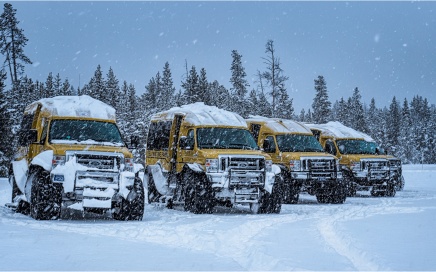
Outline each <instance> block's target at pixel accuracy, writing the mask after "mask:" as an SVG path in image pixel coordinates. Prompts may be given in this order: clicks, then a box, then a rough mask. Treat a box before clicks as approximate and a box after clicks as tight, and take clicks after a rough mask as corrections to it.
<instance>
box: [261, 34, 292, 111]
mask: <svg viewBox="0 0 436 272" xmlns="http://www.w3.org/2000/svg"><path fill="white" fill-rule="evenodd" d="M265 53H266V54H267V57H266V58H263V60H264V63H265V64H266V66H267V67H266V69H267V71H265V72H263V73H262V77H263V78H264V79H266V80H267V82H268V83H269V86H270V92H269V93H268V94H269V95H271V98H272V104H271V107H272V116H273V117H276V111H277V103H278V100H279V99H280V91H279V88H283V86H284V82H285V81H286V80H288V77H287V76H284V75H283V70H282V68H281V67H280V59H279V58H277V57H276V56H275V48H274V42H273V41H272V40H268V42H267V43H266V46H265ZM282 85H283V86H282ZM281 86H282V87H281Z"/></svg>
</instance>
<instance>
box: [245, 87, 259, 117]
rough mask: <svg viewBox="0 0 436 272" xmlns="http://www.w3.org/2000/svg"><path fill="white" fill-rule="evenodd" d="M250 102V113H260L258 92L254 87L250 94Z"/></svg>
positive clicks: (248, 106)
mask: <svg viewBox="0 0 436 272" xmlns="http://www.w3.org/2000/svg"><path fill="white" fill-rule="evenodd" d="M247 102H248V104H247V108H248V109H250V111H249V113H250V115H259V108H258V105H259V99H258V98H257V92H256V90H255V89H252V90H251V91H250V94H249V95H248V101H247Z"/></svg>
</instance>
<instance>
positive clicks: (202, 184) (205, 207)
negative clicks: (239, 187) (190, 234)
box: [182, 170, 215, 214]
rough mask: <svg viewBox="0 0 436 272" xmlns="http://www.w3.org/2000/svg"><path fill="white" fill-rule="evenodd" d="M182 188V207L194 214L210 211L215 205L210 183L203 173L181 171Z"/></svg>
mask: <svg viewBox="0 0 436 272" xmlns="http://www.w3.org/2000/svg"><path fill="white" fill-rule="evenodd" d="M182 182H183V184H185V189H184V193H183V195H184V200H185V202H184V209H185V211H190V212H192V213H196V214H202V213H212V212H213V208H214V207H215V196H214V194H213V191H212V187H211V186H210V183H209V182H208V181H207V179H206V176H205V175H204V174H203V173H195V172H193V171H191V170H185V171H184V172H183V173H182Z"/></svg>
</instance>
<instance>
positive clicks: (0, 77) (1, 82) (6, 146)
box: [0, 71, 12, 177]
mask: <svg viewBox="0 0 436 272" xmlns="http://www.w3.org/2000/svg"><path fill="white" fill-rule="evenodd" d="M5 80H6V73H5V72H4V71H1V72H0V135H1V137H0V177H6V176H7V174H8V164H9V160H10V159H11V154H12V148H11V139H12V134H11V119H10V116H9V105H8V103H7V99H6V96H5V93H4V89H5Z"/></svg>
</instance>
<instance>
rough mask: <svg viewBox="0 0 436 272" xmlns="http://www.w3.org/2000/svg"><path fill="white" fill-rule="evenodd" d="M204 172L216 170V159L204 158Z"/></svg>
mask: <svg viewBox="0 0 436 272" xmlns="http://www.w3.org/2000/svg"><path fill="white" fill-rule="evenodd" d="M206 172H218V159H206Z"/></svg>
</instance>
